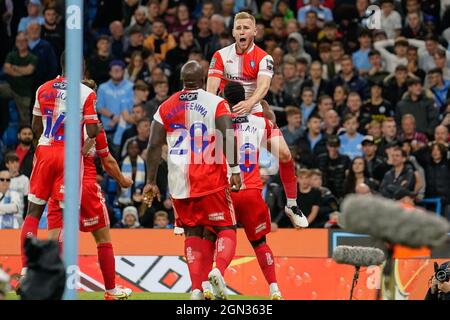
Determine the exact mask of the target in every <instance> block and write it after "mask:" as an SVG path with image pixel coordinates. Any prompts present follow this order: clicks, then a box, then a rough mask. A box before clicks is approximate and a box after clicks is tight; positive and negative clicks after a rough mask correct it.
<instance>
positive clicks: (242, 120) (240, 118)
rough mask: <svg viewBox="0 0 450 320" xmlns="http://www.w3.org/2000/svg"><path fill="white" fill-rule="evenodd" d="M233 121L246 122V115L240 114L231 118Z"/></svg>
mask: <svg viewBox="0 0 450 320" xmlns="http://www.w3.org/2000/svg"><path fill="white" fill-rule="evenodd" d="M232 121H233V123H246V122H248V117H247V116H240V117H236V118H233V119H232Z"/></svg>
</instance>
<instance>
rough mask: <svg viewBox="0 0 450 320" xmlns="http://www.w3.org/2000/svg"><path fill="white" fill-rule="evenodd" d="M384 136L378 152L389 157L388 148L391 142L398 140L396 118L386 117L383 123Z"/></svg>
mask: <svg viewBox="0 0 450 320" xmlns="http://www.w3.org/2000/svg"><path fill="white" fill-rule="evenodd" d="M381 133H382V138H381V140H380V142H379V143H378V150H377V154H378V155H379V156H380V157H382V158H383V159H385V158H386V157H387V154H386V152H385V151H386V148H387V146H388V145H389V144H392V143H393V142H396V139H397V124H396V123H395V119H394V118H390V117H389V118H385V119H384V120H383V122H382V123H381Z"/></svg>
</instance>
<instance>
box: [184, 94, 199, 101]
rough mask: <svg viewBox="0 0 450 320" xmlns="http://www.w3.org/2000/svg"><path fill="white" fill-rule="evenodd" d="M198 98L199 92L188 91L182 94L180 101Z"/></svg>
mask: <svg viewBox="0 0 450 320" xmlns="http://www.w3.org/2000/svg"><path fill="white" fill-rule="evenodd" d="M197 99H198V92H192V93H191V92H188V93H183V94H180V98H179V100H180V101H192V100H197Z"/></svg>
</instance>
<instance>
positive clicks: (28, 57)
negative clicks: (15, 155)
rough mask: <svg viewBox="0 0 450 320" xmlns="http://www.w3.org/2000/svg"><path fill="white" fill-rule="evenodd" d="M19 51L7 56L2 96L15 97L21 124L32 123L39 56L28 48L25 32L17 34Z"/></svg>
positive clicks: (0, 88) (6, 97)
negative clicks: (31, 106) (31, 109)
mask: <svg viewBox="0 0 450 320" xmlns="http://www.w3.org/2000/svg"><path fill="white" fill-rule="evenodd" d="M16 48H17V51H16V50H14V51H11V52H10V53H8V55H7V56H6V60H5V64H4V65H3V71H4V72H5V74H6V83H1V84H0V98H3V99H14V102H15V103H16V108H17V111H18V112H19V118H20V122H21V124H30V123H31V119H30V104H31V98H32V96H33V95H34V94H35V93H34V92H33V91H32V90H33V75H34V73H35V70H36V67H37V64H38V58H37V57H36V56H35V55H34V54H32V53H31V52H30V51H29V49H28V40H27V38H26V36H25V33H23V32H19V33H18V34H17V36H16Z"/></svg>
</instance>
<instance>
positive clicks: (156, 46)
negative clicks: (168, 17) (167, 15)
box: [144, 19, 177, 63]
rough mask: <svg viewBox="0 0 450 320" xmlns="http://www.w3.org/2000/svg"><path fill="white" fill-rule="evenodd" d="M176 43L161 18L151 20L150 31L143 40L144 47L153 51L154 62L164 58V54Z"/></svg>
mask: <svg viewBox="0 0 450 320" xmlns="http://www.w3.org/2000/svg"><path fill="white" fill-rule="evenodd" d="M176 45H177V43H176V41H175V38H174V37H173V36H172V35H171V34H170V33H168V32H167V30H166V25H165V24H164V21H163V20H160V19H157V20H155V21H154V22H153V25H152V33H151V34H150V35H149V36H148V37H147V38H146V39H145V40H144V47H146V48H147V49H149V50H150V51H151V52H153V53H154V55H155V58H156V62H157V63H159V62H161V61H164V60H165V59H166V54H167V52H168V51H169V50H170V49H173V48H175V46H176Z"/></svg>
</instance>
